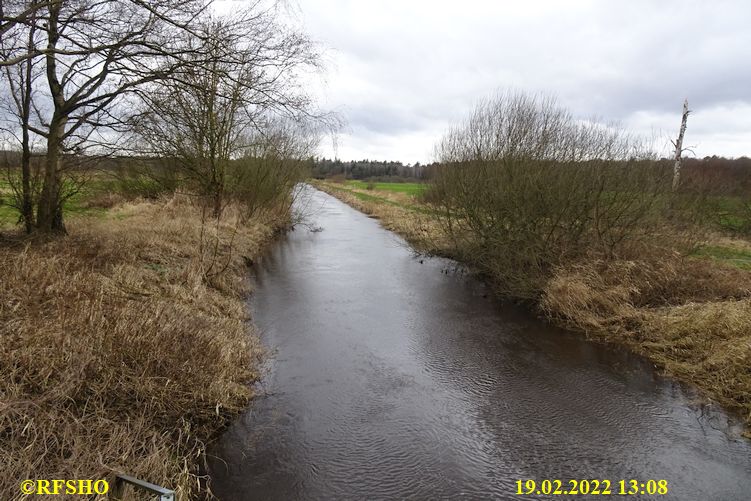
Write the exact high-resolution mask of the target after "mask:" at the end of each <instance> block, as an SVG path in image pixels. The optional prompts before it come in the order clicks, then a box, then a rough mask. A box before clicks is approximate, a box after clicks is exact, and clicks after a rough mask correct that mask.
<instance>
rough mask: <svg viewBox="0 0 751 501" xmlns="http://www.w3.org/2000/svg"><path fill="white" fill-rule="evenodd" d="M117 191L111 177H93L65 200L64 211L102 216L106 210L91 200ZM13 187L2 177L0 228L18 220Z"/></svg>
mask: <svg viewBox="0 0 751 501" xmlns="http://www.w3.org/2000/svg"><path fill="white" fill-rule="evenodd" d="M108 191H117V189H116V186H115V184H114V183H113V181H111V180H109V179H98V178H95V179H91V180H89V181H88V182H87V183H86V184H84V186H83V187H82V188H81V190H80V191H78V192H77V193H75V194H74V195H72V196H71V197H70V198H69V199H68V200H66V201H65V205H64V211H65V215H66V216H77V215H84V216H102V215H104V214H105V212H106V211H105V210H104V209H102V208H100V207H91V206H90V205H89V202H90V201H91V200H92V199H93V198H94V197H95V196H96V195H97V194H100V193H106V192H108ZM12 203H13V189H12V188H11V185H10V183H9V182H8V180H7V179H6V178H4V177H0V228H2V227H5V228H9V227H12V226H15V225H16V223H17V222H18V211H17V210H16V209H15V208H14V207H12V205H11V204H12Z"/></svg>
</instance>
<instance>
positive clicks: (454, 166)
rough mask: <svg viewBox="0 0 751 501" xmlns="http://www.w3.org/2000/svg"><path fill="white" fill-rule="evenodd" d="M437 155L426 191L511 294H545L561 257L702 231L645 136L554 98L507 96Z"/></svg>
mask: <svg viewBox="0 0 751 501" xmlns="http://www.w3.org/2000/svg"><path fill="white" fill-rule="evenodd" d="M436 156H437V158H438V159H439V160H440V161H441V164H442V165H441V166H440V167H439V169H438V170H437V172H436V175H435V176H434V179H433V181H432V183H431V186H430V192H429V193H428V194H427V195H426V197H425V200H426V201H429V202H430V203H431V204H432V205H433V207H434V208H435V210H436V212H437V213H438V216H439V218H440V220H441V222H442V224H443V226H444V228H445V232H446V233H447V234H448V235H450V237H451V239H452V240H453V246H454V252H455V254H456V256H457V257H458V258H459V259H460V260H463V261H465V262H469V263H472V264H474V265H476V266H478V267H479V268H480V269H481V270H482V271H484V272H486V273H488V274H489V275H490V276H492V277H493V278H494V281H495V283H496V285H497V287H498V288H499V290H500V292H502V293H504V294H509V295H513V296H515V297H520V298H535V297H537V296H538V295H539V292H540V291H541V290H542V289H543V287H544V285H545V283H546V281H547V280H548V279H549V278H550V276H551V272H552V270H553V268H554V267H555V266H558V265H561V264H563V263H568V262H574V261H578V260H581V259H584V258H590V257H592V256H594V257H599V258H603V259H614V258H616V257H628V255H629V250H630V249H631V248H632V247H633V246H634V245H635V244H637V243H638V242H641V241H644V240H646V239H650V238H652V236H653V235H654V234H655V233H657V232H659V231H663V232H664V231H665V230H666V228H669V229H670V231H671V232H679V233H680V232H683V231H693V229H692V227H691V224H690V221H689V220H686V218H685V213H686V211H684V208H683V207H682V206H681V205H680V204H675V203H674V202H673V200H672V199H671V193H670V192H671V190H670V171H669V170H666V169H663V168H659V167H658V166H657V165H656V164H655V163H654V162H653V161H652V156H651V155H650V153H649V151H648V150H647V149H646V148H645V147H644V145H643V144H642V143H641V142H639V141H636V140H635V139H634V138H632V137H630V136H629V135H628V134H626V133H624V132H623V131H622V130H620V129H618V128H616V127H614V126H611V125H607V124H601V123H598V122H595V121H583V120H578V119H576V118H575V117H574V116H573V115H572V114H571V113H569V112H568V111H566V110H564V109H563V108H561V107H559V106H558V105H557V104H556V102H555V101H554V100H553V99H551V98H545V97H539V96H529V95H525V94H521V93H516V94H514V93H505V94H500V95H498V96H497V97H495V98H494V99H490V100H486V101H483V102H481V103H480V104H479V105H478V106H477V107H476V108H475V110H474V111H473V112H472V113H471V114H470V115H469V117H468V118H467V119H466V120H465V121H464V122H462V123H461V124H459V125H457V126H455V127H453V128H452V129H451V130H449V132H448V133H447V134H446V135H445V136H444V137H443V139H442V140H441V141H440V142H439V143H438V145H437V147H436ZM668 212H672V214H673V217H674V219H675V222H674V223H673V224H672V225H670V226H666V225H665V224H664V219H665V216H666V214H667V213H668ZM688 240H690V239H688ZM688 240H686V241H687V242H688ZM676 241H677V240H676Z"/></svg>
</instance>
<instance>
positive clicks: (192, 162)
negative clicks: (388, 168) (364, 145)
mask: <svg viewBox="0 0 751 501" xmlns="http://www.w3.org/2000/svg"><path fill="white" fill-rule="evenodd" d="M0 18H1V21H2V24H1V25H0V52H1V55H2V59H1V60H0V71H1V72H2V79H0V86H1V90H2V94H0V106H2V114H0V135H1V137H0V143H2V145H3V149H4V150H7V151H4V152H3V155H2V157H0V161H2V165H0V167H2V169H3V172H2V174H3V175H2V179H1V180H0V430H1V431H0V456H2V457H3V461H2V465H1V466H0V498H2V499H15V498H17V497H19V496H20V490H19V489H20V483H21V481H23V480H25V479H95V480H96V479H105V480H108V481H110V482H112V480H113V478H114V474H116V473H125V474H128V475H131V476H135V477H137V478H141V479H143V480H146V481H149V482H152V483H155V484H159V485H163V486H165V487H167V488H171V489H174V490H175V491H176V492H177V495H178V499H192V498H195V497H197V496H199V493H201V495H208V494H209V493H210V482H209V481H208V479H207V478H205V477H202V476H201V473H200V472H201V465H202V463H203V459H204V454H205V450H206V445H207V443H208V442H209V441H210V440H211V439H213V438H214V437H215V436H216V434H217V433H218V432H219V431H220V430H221V429H222V427H223V426H225V425H226V424H227V423H228V421H229V420H230V419H231V418H232V417H234V416H236V414H237V413H238V412H240V411H241V410H242V409H244V408H245V406H246V405H247V403H248V400H249V399H250V398H251V397H252V386H251V385H252V383H253V382H254V381H255V380H256V379H257V378H258V376H259V374H258V370H259V369H258V367H259V365H258V362H259V359H260V357H261V356H262V350H261V348H260V347H259V344H258V341H257V337H256V336H255V333H254V330H253V326H252V323H251V322H250V319H249V318H248V315H247V311H246V297H247V294H248V293H249V287H248V286H249V284H248V281H247V277H248V275H249V271H248V267H249V265H251V264H252V263H253V262H254V261H255V260H256V259H257V257H258V256H259V255H260V253H261V252H262V250H263V249H264V247H265V246H266V245H268V244H269V242H270V241H271V240H272V239H273V238H274V236H275V235H278V234H279V233H280V232H283V231H285V229H286V228H288V227H289V226H290V225H292V224H294V223H295V217H296V215H295V214H294V213H293V210H292V207H293V203H294V200H295V197H296V195H297V193H298V183H299V182H300V181H301V180H303V179H304V178H305V177H306V176H307V172H308V169H309V166H310V162H309V160H308V159H309V158H310V156H311V155H312V154H313V153H314V150H315V148H316V146H317V143H318V140H319V138H320V136H321V134H322V132H324V131H325V130H328V129H330V127H332V126H333V125H335V124H334V120H333V119H332V118H331V117H330V116H328V115H327V114H325V113H322V112H320V111H318V110H317V108H316V107H315V103H314V102H313V101H312V99H311V98H310V97H309V96H308V95H307V94H306V92H305V89H304V86H303V85H302V83H301V77H302V75H305V74H307V73H308V72H310V71H314V72H315V71H319V70H320V69H321V68H320V53H319V51H318V49H317V46H316V44H314V43H313V42H312V41H311V40H310V39H308V38H307V36H306V35H305V34H304V33H300V32H299V31H297V30H296V29H294V28H293V27H291V25H289V24H288V23H287V22H286V21H285V11H284V5H283V3H276V2H256V3H251V4H250V5H248V6H247V8H244V9H236V10H235V11H234V12H233V13H232V16H231V17H221V16H216V15H214V14H213V13H212V11H211V8H210V2H206V1H202V0H201V1H199V0H160V1H157V2H139V1H134V2H120V1H114V0H104V1H89V0H55V1H51V2H38V1H32V0H30V1H25V0H19V1H13V2H3V3H2V9H0ZM136 498H138V497H137V496H136Z"/></svg>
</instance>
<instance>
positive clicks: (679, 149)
mask: <svg viewBox="0 0 751 501" xmlns="http://www.w3.org/2000/svg"><path fill="white" fill-rule="evenodd" d="M689 113H691V111H689V109H688V99H686V100H685V101H683V116H682V118H681V129H680V131H679V132H678V140H676V141H671V142H672V143H673V146H675V166H674V167H673V191H675V190H677V189H678V186H679V185H680V183H681V154H682V153H683V135H684V134H685V133H686V123H687V122H688V114H689Z"/></svg>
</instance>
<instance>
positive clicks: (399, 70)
mask: <svg viewBox="0 0 751 501" xmlns="http://www.w3.org/2000/svg"><path fill="white" fill-rule="evenodd" d="M297 6H298V9H299V13H298V17H299V22H300V23H301V24H302V25H303V26H304V28H305V29H306V30H307V32H308V33H309V35H310V36H311V37H312V38H313V39H315V40H317V41H318V42H320V43H321V44H322V45H323V46H324V47H326V48H327V52H326V60H327V62H328V72H327V75H326V82H325V86H321V90H320V91H318V92H319V93H320V96H321V105H322V106H323V107H325V108H329V109H334V110H336V111H338V112H340V113H341V114H342V116H343V117H344V119H345V120H346V122H347V126H346V128H345V130H344V131H343V133H342V134H341V135H340V136H339V140H338V147H337V148H336V150H334V149H333V148H332V145H331V144H326V145H324V146H323V148H322V153H324V154H326V155H328V156H333V155H334V154H336V155H337V156H338V157H339V158H342V159H345V160H347V159H361V158H371V159H382V160H401V161H403V162H409V163H413V162H415V161H420V162H426V161H430V160H431V153H432V146H433V144H434V142H435V141H436V140H437V139H438V138H439V137H440V135H441V133H442V132H443V131H444V130H445V129H446V128H447V127H448V126H449V124H450V123H452V122H453V121H456V120H458V119H460V118H461V117H462V116H464V115H465V114H466V113H467V112H468V111H469V110H470V109H471V107H472V106H473V104H474V103H475V102H476V101H477V100H478V99H479V98H481V97H485V96H488V95H490V94H492V93H494V92H495V91H496V90H498V89H506V88H512V89H522V90H527V91H531V92H546V93H552V94H554V95H555V96H557V97H558V99H559V101H560V102H561V103H562V104H563V105H564V106H566V107H568V108H569V109H571V110H572V111H573V112H574V113H575V114H576V115H580V116H582V117H585V118H586V117H591V116H597V117H600V118H602V119H604V120H617V121H620V122H621V123H622V124H623V125H625V126H626V127H627V128H630V129H632V130H634V131H636V132H640V133H645V134H657V135H658V137H659V139H660V141H659V145H660V146H665V145H666V144H667V138H668V136H669V135H670V136H672V135H675V134H676V133H677V129H678V126H679V123H680V113H681V106H682V102H683V99H684V98H685V97H687V98H688V99H689V104H690V108H691V109H692V110H693V114H692V115H691V117H690V118H689V124H688V131H687V133H686V139H685V143H686V144H687V145H688V146H692V147H694V151H695V154H696V155H697V156H699V157H703V156H705V155H713V154H718V155H726V156H741V155H746V156H751V2H748V1H728V2H723V1H716V0H715V1H711V2H710V1H697V2H690V1H634V0H630V1H626V2H615V1H609V0H600V1H572V0H567V1H560V0H558V1H555V0H550V1H536V0H524V1H522V2H518V1H513V2H512V1H508V2H505V1H492V0H487V1H479V0H462V1H456V0H454V1H450V2H449V1H439V0H378V1H364V0H297Z"/></svg>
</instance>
